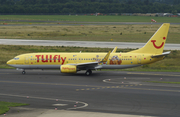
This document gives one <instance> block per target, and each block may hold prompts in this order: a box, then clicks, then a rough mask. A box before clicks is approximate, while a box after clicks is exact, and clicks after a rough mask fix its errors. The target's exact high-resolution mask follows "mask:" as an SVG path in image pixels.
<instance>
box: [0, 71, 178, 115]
mask: <svg viewBox="0 0 180 117" xmlns="http://www.w3.org/2000/svg"><path fill="white" fill-rule="evenodd" d="M26 72H27V74H26V75H22V74H21V71H16V70H13V69H0V75H1V77H0V84H1V87H0V90H1V93H0V98H1V101H10V102H20V103H28V104H30V105H29V106H23V107H15V108H11V109H10V111H9V112H7V113H6V115H7V116H9V117H22V116H25V115H26V116H27V117H32V116H34V117H50V116H65V117H69V116H75V117H76V116H78V117H84V116H88V117H89V116H95V117H100V116H112V117H116V116H122V117H146V116H148V117H154V116H158V117H176V116H177V117H178V116H179V114H180V112H179V109H180V102H179V96H180V95H179V88H180V86H179V84H164V83H150V82H146V81H169V82H180V79H179V77H180V73H179V72H177V73H175V72H173V73H172V72H122V71H93V74H92V76H88V77H87V76H86V75H85V74H84V71H82V72H79V73H77V74H61V73H60V72H59V71H57V70H55V71H53V70H48V71H47V70H45V71H41V70H27V71H26ZM2 116H4V115H2Z"/></svg>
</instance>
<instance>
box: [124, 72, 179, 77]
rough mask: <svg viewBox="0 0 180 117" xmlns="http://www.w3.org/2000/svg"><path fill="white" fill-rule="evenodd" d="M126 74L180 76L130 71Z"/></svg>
mask: <svg viewBox="0 0 180 117" xmlns="http://www.w3.org/2000/svg"><path fill="white" fill-rule="evenodd" d="M127 74H140V75H156V76H180V75H171V74H150V73H132V72H128V73H127Z"/></svg>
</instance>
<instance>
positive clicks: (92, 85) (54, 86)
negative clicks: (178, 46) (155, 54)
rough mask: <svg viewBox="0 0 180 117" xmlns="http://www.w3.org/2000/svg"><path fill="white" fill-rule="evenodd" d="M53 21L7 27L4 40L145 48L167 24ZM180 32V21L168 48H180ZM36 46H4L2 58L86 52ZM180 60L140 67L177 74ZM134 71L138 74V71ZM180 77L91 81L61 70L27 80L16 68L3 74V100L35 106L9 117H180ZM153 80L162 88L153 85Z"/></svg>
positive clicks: (141, 75)
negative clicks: (131, 44) (175, 45)
mask: <svg viewBox="0 0 180 117" xmlns="http://www.w3.org/2000/svg"><path fill="white" fill-rule="evenodd" d="M130 19H131V18H130ZM150 19H151V17H150ZM17 20H18V19H17ZM25 20H26V19H25ZM118 20H119V19H118ZM161 21H162V20H161ZM161 21H160V22H161ZM169 21H170V20H166V21H162V22H169ZM178 21H179V20H178ZM9 22H11V21H9ZM53 22H54V23H53V24H45V25H44V24H43V23H41V24H39V23H38V24H37V23H36V24H35V25H33V24H30V23H33V22H28V23H26V24H25V23H21V22H20V23H14V24H12V25H1V26H0V30H1V31H0V32H1V33H0V38H3V39H4V38H13V37H14V38H13V39H19V38H20V39H35V40H37V39H46V40H52V39H53V40H73V41H74V40H79V41H82V40H85V41H102V42H103V41H110V42H112V41H114V42H118V41H119V42H122V41H126V42H143V43H145V42H147V40H148V39H149V38H150V37H151V36H152V34H153V33H154V32H155V31H156V30H157V29H158V27H159V26H160V25H161V23H157V24H156V25H154V24H153V26H152V28H151V25H150V23H148V24H147V23H145V24H144V23H143V24H142V23H141V22H140V24H138V25H137V24H134V23H127V24H128V25H124V24H126V23H124V24H121V23H119V24H118V23H117V24H118V25H117V24H115V25H114V24H112V23H109V24H108V23H107V22H105V24H108V25H105V24H104V23H103V24H101V23H96V24H95V25H94V24H93V25H92V24H91V23H90V24H89V23H87V22H85V23H84V22H83V23H82V22H80V23H78V24H76V23H74V22H73V23H69V24H68V23H62V24H61V23H60V24H58V23H57V22H55V21H53ZM147 22H149V21H147ZM2 23H4V21H2ZM49 23H50V22H49ZM42 25H43V26H42ZM179 30H180V27H179V24H178V23H177V22H176V23H175V24H173V25H171V27H170V33H169V35H168V40H169V41H168V40H167V42H168V43H180V42H179V37H180V36H179ZM138 37H140V38H138ZM34 47H35V46H28V49H27V46H26V47H25V46H7V45H5V46H4V45H1V58H2V57H3V61H2V59H1V64H2V63H3V64H5V62H4V61H6V60H5V59H9V58H10V59H11V58H13V57H14V56H15V55H18V54H21V53H23V52H36V51H39V50H40V51H58V49H59V50H60V51H62V49H64V50H63V51H70V50H72V48H73V50H75V49H77V51H81V50H82V48H79V47H71V48H66V47H64V46H61V47H62V48H61V47H58V46H57V47H55V48H53V47H43V46H39V47H38V48H35V49H34ZM22 50H23V51H22ZM128 50H131V49H127V50H121V49H119V50H118V52H119V51H128ZM83 51H84V52H91V51H92V48H90V50H89V49H88V48H87V47H85V48H83ZM93 51H101V52H106V51H109V50H108V48H105V49H99V48H98V49H97V48H95V49H93ZM4 55H6V56H4ZM179 55H180V54H179V51H177V50H173V51H172V54H170V55H169V56H167V59H165V60H163V61H162V62H164V63H163V64H162V63H161V62H157V63H155V64H154V65H153V64H152V66H151V65H147V66H143V67H140V68H141V70H143V69H147V71H149V69H148V68H151V67H152V69H155V68H153V67H154V66H156V65H157V66H158V67H157V69H155V70H162V69H164V70H165V69H171V70H172V71H175V70H178V69H179V68H177V67H178V66H180V65H179V61H178V60H179ZM4 58H5V59H4ZM172 63H173V64H172ZM3 67H5V66H3ZM6 67H7V66H6ZM132 70H136V68H135V69H132ZM179 77H180V74H179V71H178V72H157V71H156V72H132V71H93V75H92V76H89V77H87V76H85V75H84V72H83V71H82V72H80V73H78V74H61V73H60V72H59V70H49V71H40V70H32V71H27V74H26V75H22V74H21V71H16V70H15V69H0V84H1V85H0V90H1V93H0V99H1V101H10V102H19V103H28V104H30V105H29V106H23V107H15V108H11V109H10V111H9V112H8V113H6V114H7V115H8V116H9V117H20V116H22V117H24V116H27V117H28V116H29V117H32V116H35V117H49V116H67V117H69V116H78V117H81V116H82V117H84V116H95V117H100V116H114V117H116V116H122V117H131V116H132V117H140V116H141V117H142V116H145V117H146V116H151V117H152V116H158V117H172V116H173V117H176V116H177V117H178V116H179V115H180V113H179V109H180V101H179V96H180V95H179V88H180V86H179V84H174V82H180V80H179ZM147 81H149V82H147ZM153 81H158V82H161V83H152V82H153ZM163 82H166V83H163ZM168 83H170V84H168ZM1 116H4V115H1Z"/></svg>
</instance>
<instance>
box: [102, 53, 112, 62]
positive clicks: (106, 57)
mask: <svg viewBox="0 0 180 117" xmlns="http://www.w3.org/2000/svg"><path fill="white" fill-rule="evenodd" d="M110 53H111V51H109V52H108V53H107V54H106V56H105V57H104V58H103V60H102V61H101V62H107V60H108V58H109V55H110Z"/></svg>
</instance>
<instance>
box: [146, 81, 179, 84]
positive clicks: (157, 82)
mask: <svg viewBox="0 0 180 117" xmlns="http://www.w3.org/2000/svg"><path fill="white" fill-rule="evenodd" d="M146 82H151V83H166V84H180V82H168V81H146Z"/></svg>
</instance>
